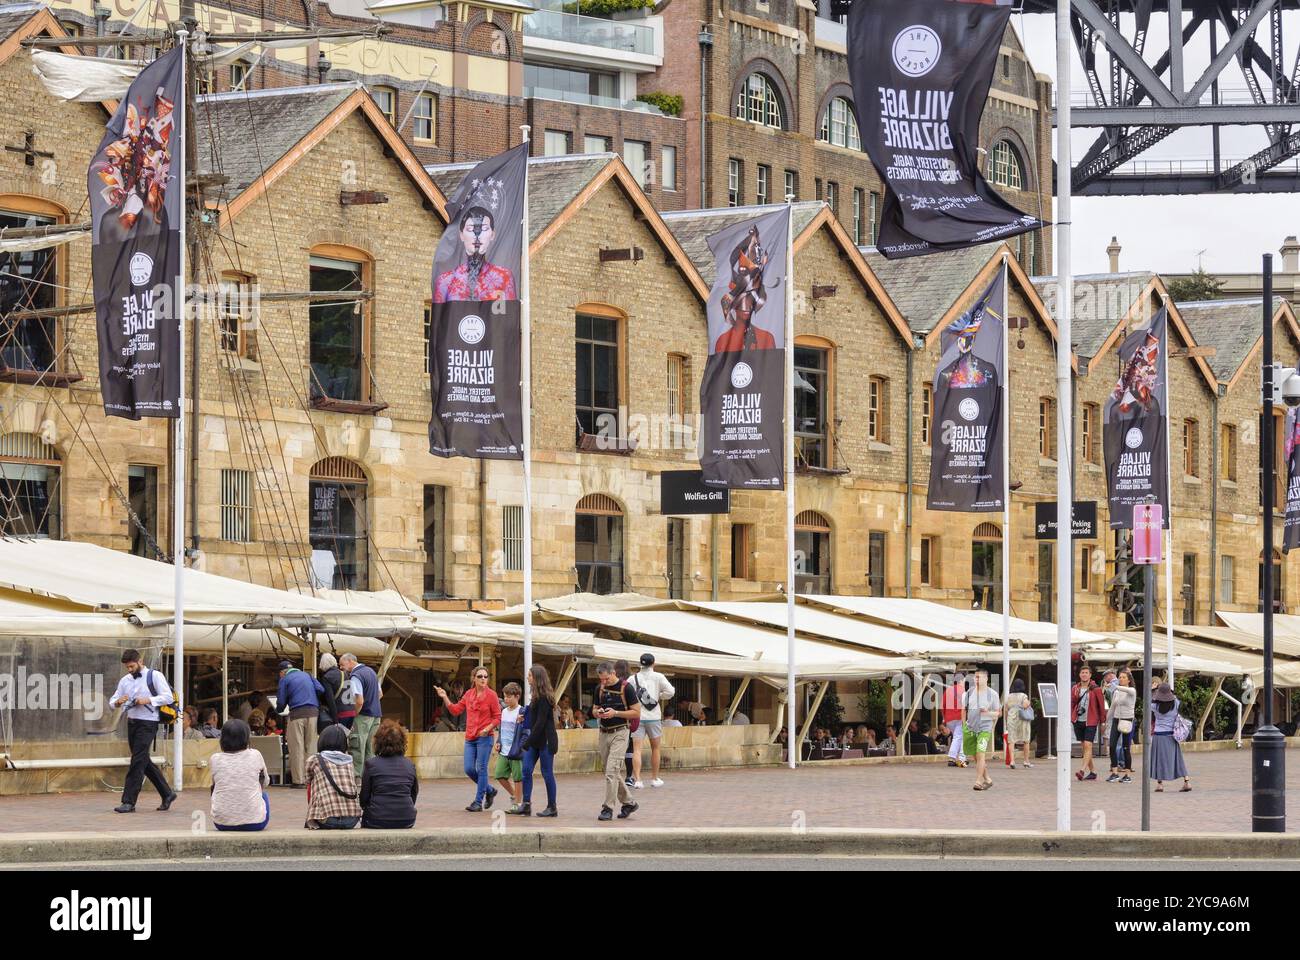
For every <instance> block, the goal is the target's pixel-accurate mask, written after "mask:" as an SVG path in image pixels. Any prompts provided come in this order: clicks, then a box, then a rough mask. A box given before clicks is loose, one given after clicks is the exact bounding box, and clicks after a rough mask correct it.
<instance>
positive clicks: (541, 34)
mask: <svg viewBox="0 0 1300 960" xmlns="http://www.w3.org/2000/svg"><path fill="white" fill-rule="evenodd" d="M524 36H526V37H536V38H538V39H541V40H562V41H564V42H565V43H581V44H586V45H587V46H592V47H602V48H604V49H606V50H618V51H622V52H623V53H638V54H644V55H646V56H649V55H651V54H653V53H654V52H655V43H654V30H653V29H651V28H650V27H647V26H642V25H640V24H636V23H628V22H625V21H621V20H602V19H600V18H599V17H584V16H580V15H578V14H576V13H562V12H560V11H557V10H538V11H536V12H535V13H530V14H529V15H528V16H526V17H524Z"/></svg>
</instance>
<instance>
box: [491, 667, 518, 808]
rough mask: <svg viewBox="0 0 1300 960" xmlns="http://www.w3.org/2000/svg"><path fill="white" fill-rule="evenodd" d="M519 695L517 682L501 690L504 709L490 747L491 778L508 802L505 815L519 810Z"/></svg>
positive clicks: (508, 684)
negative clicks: (507, 798)
mask: <svg viewBox="0 0 1300 960" xmlns="http://www.w3.org/2000/svg"><path fill="white" fill-rule="evenodd" d="M522 693H523V691H522V690H520V689H519V684H517V683H507V684H506V685H505V686H504V687H503V688H502V690H501V694H502V695H503V696H504V697H505V698H506V705H505V709H504V710H502V711H501V726H500V727H499V728H498V730H497V742H496V745H495V746H494V747H493V748H492V749H493V752H494V753H495V754H496V757H495V759H494V760H493V763H492V767H493V769H492V775H493V776H494V777H496V778H497V782H498V783H500V784H501V786H502V788H503V789H504V790H506V791H507V792H508V793H509V794H510V797H511V799H512V800H514V806H512V807H511V808H510V809H509V810H507V811H506V812H507V813H514V814H518V813H520V812H522V810H523V780H524V761H523V750H522V747H523V733H524V731H523V720H524V711H523V708H522V707H521V706H520V705H519V697H520V695H521V694H522Z"/></svg>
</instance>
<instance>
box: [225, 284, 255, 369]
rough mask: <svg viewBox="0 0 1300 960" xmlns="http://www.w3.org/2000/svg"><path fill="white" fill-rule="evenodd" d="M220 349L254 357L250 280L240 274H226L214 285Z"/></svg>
mask: <svg viewBox="0 0 1300 960" xmlns="http://www.w3.org/2000/svg"><path fill="white" fill-rule="evenodd" d="M217 290H218V294H217V314H218V320H219V321H220V338H221V349H222V350H223V351H225V352H226V353H229V354H233V355H235V356H237V357H247V358H248V359H250V360H255V359H256V358H257V347H256V336H257V335H256V334H255V333H254V332H253V292H252V291H253V283H252V279H251V278H250V277H247V276H244V275H242V274H226V275H225V276H223V277H222V278H221V279H220V280H219V281H218V284H217Z"/></svg>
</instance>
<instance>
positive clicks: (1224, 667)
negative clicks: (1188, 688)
mask: <svg viewBox="0 0 1300 960" xmlns="http://www.w3.org/2000/svg"><path fill="white" fill-rule="evenodd" d="M1109 639H1110V640H1113V642H1107V643H1101V644H1090V645H1089V646H1088V647H1087V658H1088V659H1089V660H1091V661H1092V662H1093V663H1109V664H1123V663H1133V664H1135V665H1139V666H1140V665H1141V663H1142V635H1141V634H1140V633H1139V634H1136V635H1134V634H1131V633H1116V634H1111V635H1110V637H1109ZM1211 654H1213V655H1211ZM1256 659H1258V658H1256ZM1151 665H1152V666H1153V667H1154V668H1156V669H1164V668H1167V667H1168V666H1169V653H1168V650H1167V649H1166V643H1165V638H1164V637H1158V638H1157V639H1156V642H1155V643H1154V644H1153V645H1152V649H1151ZM1249 672H1250V670H1249V669H1248V668H1244V667H1243V666H1242V665H1241V664H1240V663H1238V662H1235V661H1234V660H1232V659H1230V658H1227V657H1220V656H1217V651H1215V650H1214V649H1213V648H1210V650H1208V651H1206V650H1205V649H1202V648H1201V647H1200V646H1197V647H1189V646H1188V645H1187V642H1186V641H1180V640H1179V639H1178V638H1177V637H1175V638H1174V673H1175V674H1182V673H1195V674H1199V675H1200V676H1203V677H1239V676H1241V675H1242V674H1244V673H1249Z"/></svg>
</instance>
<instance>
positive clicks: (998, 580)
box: [970, 522, 1002, 610]
mask: <svg viewBox="0 0 1300 960" xmlns="http://www.w3.org/2000/svg"><path fill="white" fill-rule="evenodd" d="M970 581H971V590H973V591H974V594H975V603H974V606H975V608H976V609H977V610H978V609H983V610H1001V609H1002V530H1001V528H1000V527H998V525H997V524H996V523H987V522H986V523H981V524H980V525H979V526H977V527H976V528H975V533H974V534H973V535H972V537H971V545H970Z"/></svg>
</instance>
